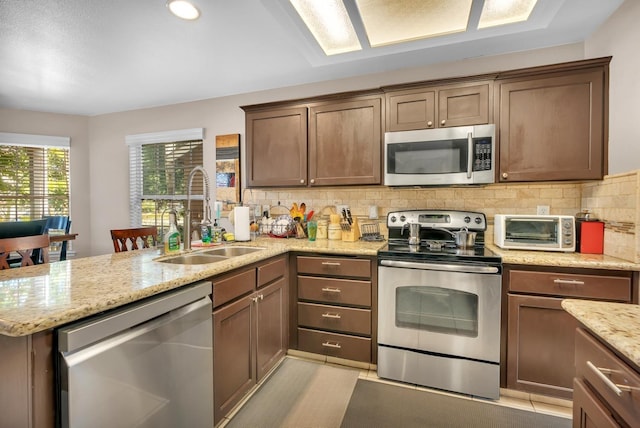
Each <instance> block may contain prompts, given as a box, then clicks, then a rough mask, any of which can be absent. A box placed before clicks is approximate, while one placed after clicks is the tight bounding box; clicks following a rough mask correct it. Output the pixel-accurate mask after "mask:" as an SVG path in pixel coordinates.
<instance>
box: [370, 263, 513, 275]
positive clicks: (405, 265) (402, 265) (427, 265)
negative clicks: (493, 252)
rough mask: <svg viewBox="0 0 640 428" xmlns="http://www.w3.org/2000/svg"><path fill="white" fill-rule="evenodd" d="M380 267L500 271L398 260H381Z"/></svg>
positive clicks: (472, 271)
mask: <svg viewBox="0 0 640 428" xmlns="http://www.w3.org/2000/svg"><path fill="white" fill-rule="evenodd" d="M380 265H381V266H387V267H397V268H411V269H422V270H438V271H445V272H464V273H499V272H500V269H498V268H497V267H495V266H481V265H478V266H475V265H462V264H460V265H458V264H445V263H420V262H404V261H399V260H381V261H380Z"/></svg>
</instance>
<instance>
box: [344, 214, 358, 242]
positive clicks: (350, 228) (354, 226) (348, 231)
mask: <svg viewBox="0 0 640 428" xmlns="http://www.w3.org/2000/svg"><path fill="white" fill-rule="evenodd" d="M358 239H360V226H359V225H358V219H357V218H355V217H354V218H353V222H352V223H351V224H349V223H347V227H345V228H344V230H343V231H342V240H343V241H346V242H355V241H357V240H358Z"/></svg>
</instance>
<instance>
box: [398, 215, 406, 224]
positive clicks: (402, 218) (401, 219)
mask: <svg viewBox="0 0 640 428" xmlns="http://www.w3.org/2000/svg"><path fill="white" fill-rule="evenodd" d="M406 220H407V218H406V217H405V216H403V215H401V216H400V221H401V222H403V223H404V222H405V221H406Z"/></svg>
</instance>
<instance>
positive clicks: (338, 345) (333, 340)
mask: <svg viewBox="0 0 640 428" xmlns="http://www.w3.org/2000/svg"><path fill="white" fill-rule="evenodd" d="M298 348H299V349H300V350H301V351H306V352H312V353H314V354H321V355H328V356H330V357H338V358H346V359H348V360H355V361H366V362H371V339H369V338H366V337H356V336H348V335H346V334H338V333H327V332H323V331H315V330H309V329H306V328H298Z"/></svg>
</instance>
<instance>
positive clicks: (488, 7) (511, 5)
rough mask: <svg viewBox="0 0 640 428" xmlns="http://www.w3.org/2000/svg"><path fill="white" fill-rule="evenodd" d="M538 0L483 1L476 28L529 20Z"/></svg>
mask: <svg viewBox="0 0 640 428" xmlns="http://www.w3.org/2000/svg"><path fill="white" fill-rule="evenodd" d="M537 1H538V0H485V1H484V6H482V14H481V15H480V21H479V22H478V28H487V27H495V26H498V25H504V24H512V23H514V22H522V21H526V20H527V19H529V15H530V14H531V11H532V10H533V7H534V6H535V5H536V2H537Z"/></svg>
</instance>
